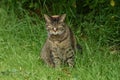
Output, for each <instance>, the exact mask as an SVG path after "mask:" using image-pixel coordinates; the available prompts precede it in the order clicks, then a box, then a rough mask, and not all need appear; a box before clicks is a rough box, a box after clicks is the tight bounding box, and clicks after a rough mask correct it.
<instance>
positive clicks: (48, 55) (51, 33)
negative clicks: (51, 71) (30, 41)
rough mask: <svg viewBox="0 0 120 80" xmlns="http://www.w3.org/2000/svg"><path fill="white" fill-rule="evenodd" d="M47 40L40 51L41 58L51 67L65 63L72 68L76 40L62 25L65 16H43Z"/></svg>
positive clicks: (65, 26) (66, 27) (64, 25)
mask: <svg viewBox="0 0 120 80" xmlns="http://www.w3.org/2000/svg"><path fill="white" fill-rule="evenodd" d="M44 17H45V21H46V29H47V32H48V38H47V40H46V42H45V44H44V46H43V48H42V50H41V58H42V59H43V60H44V61H45V62H46V63H47V64H48V65H49V66H52V67H57V66H60V65H61V64H63V63H67V64H68V65H69V66H71V67H73V66H74V56H75V50H76V40H75V37H74V35H73V33H72V31H71V30H70V28H69V27H68V26H67V25H66V24H65V23H64V20H65V17H66V14H63V15H54V16H48V15H46V14H44Z"/></svg>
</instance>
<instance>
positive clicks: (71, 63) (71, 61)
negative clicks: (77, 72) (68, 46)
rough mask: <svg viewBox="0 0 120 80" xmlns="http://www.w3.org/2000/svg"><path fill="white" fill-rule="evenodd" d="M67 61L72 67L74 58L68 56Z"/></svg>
mask: <svg viewBox="0 0 120 80" xmlns="http://www.w3.org/2000/svg"><path fill="white" fill-rule="evenodd" d="M67 63H68V65H69V66H70V67H74V58H72V57H71V58H69V59H68V60H67Z"/></svg>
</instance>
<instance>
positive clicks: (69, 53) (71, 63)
mask: <svg viewBox="0 0 120 80" xmlns="http://www.w3.org/2000/svg"><path fill="white" fill-rule="evenodd" d="M66 54H67V58H66V61H67V63H68V65H69V66H70V67H74V50H73V49H72V48H69V49H68V50H67V51H66Z"/></svg>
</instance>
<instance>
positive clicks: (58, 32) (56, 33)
mask: <svg viewBox="0 0 120 80" xmlns="http://www.w3.org/2000/svg"><path fill="white" fill-rule="evenodd" d="M64 32H65V31H53V32H50V34H51V35H62V34H63V33H64Z"/></svg>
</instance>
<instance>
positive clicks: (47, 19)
mask: <svg viewBox="0 0 120 80" xmlns="http://www.w3.org/2000/svg"><path fill="white" fill-rule="evenodd" d="M44 18H45V21H46V22H48V23H50V22H51V17H50V16H48V15H46V14H44Z"/></svg>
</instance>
